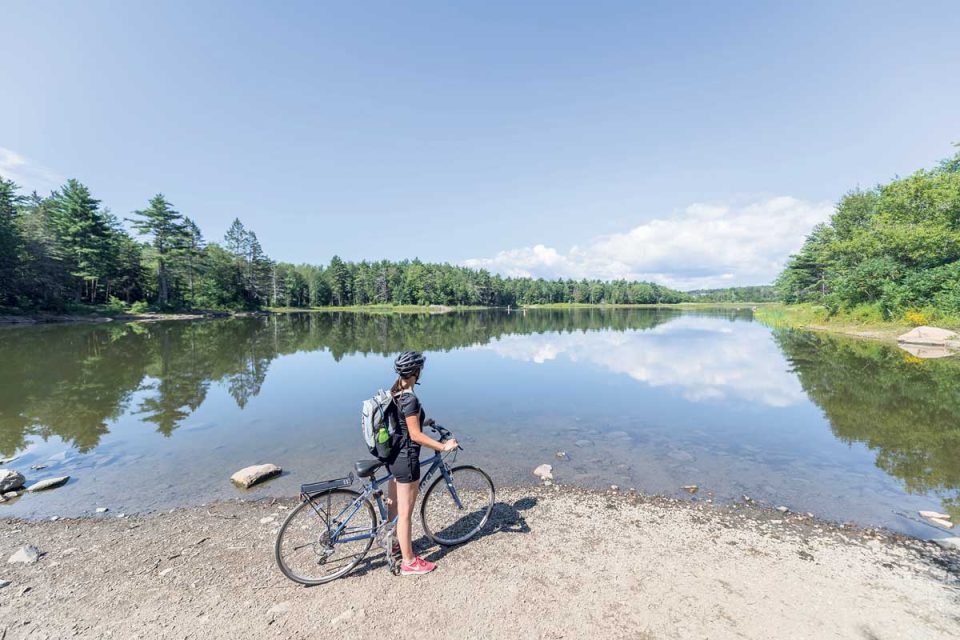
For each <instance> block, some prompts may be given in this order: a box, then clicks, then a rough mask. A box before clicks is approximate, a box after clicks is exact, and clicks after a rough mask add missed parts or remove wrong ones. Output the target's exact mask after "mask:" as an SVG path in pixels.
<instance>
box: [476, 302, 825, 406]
mask: <svg viewBox="0 0 960 640" xmlns="http://www.w3.org/2000/svg"><path fill="white" fill-rule="evenodd" d="M474 348H475V349H477V350H488V351H493V352H494V353H496V354H497V355H499V356H501V357H504V358H510V359H512V360H519V361H522V362H531V363H535V364H538V365H544V364H546V363H549V362H551V361H554V360H558V359H560V358H561V357H565V358H568V359H569V360H571V361H573V362H581V363H589V364H591V365H594V366H597V367H600V368H602V369H605V370H607V371H610V372H612V373H618V374H624V375H627V376H630V377H631V378H633V379H634V380H636V381H637V382H641V383H643V384H646V385H648V386H650V387H663V388H668V389H676V390H677V391H678V392H679V393H680V395H682V396H683V397H684V398H685V399H687V400H689V401H691V402H710V401H716V400H726V399H740V400H747V401H749V402H753V403H758V404H763V405H766V406H770V407H788V406H791V405H794V404H797V403H799V402H802V401H803V400H804V399H805V398H806V395H805V394H804V392H803V388H802V387H801V386H800V382H799V380H797V377H796V375H794V374H793V373H791V372H790V367H789V366H788V364H787V361H786V359H785V358H784V356H783V353H782V352H781V351H780V349H778V348H777V345H776V344H775V343H774V342H773V340H772V339H771V338H770V333H769V331H767V329H766V328H764V327H762V326H760V325H755V324H747V323H737V325H736V331H734V330H733V329H731V327H730V323H729V322H728V321H726V320H717V319H715V318H703V317H697V316H687V315H685V316H681V317H679V318H677V319H674V320H670V321H669V322H666V323H664V324H662V325H659V326H657V327H656V328H654V329H652V330H644V331H590V332H586V333H579V332H577V333H543V334H528V335H520V334H515V335H508V336H503V337H502V338H500V339H499V340H497V341H494V342H491V343H489V344H485V345H481V346H477V347H474Z"/></svg>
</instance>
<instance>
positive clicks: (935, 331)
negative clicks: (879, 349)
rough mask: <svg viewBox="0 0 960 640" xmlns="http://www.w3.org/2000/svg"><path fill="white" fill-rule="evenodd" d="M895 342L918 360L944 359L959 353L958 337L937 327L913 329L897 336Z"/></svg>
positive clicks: (959, 342)
mask: <svg viewBox="0 0 960 640" xmlns="http://www.w3.org/2000/svg"><path fill="white" fill-rule="evenodd" d="M897 342H898V343H899V345H900V348H901V349H903V350H904V351H907V352H908V353H910V354H911V355H914V356H916V357H918V358H944V357H946V356H950V355H953V354H954V353H957V352H960V336H958V335H957V333H956V332H955V331H950V330H948V329H940V328H938V327H926V326H924V327H915V328H913V329H911V330H910V331H908V332H906V333H904V334H903V335H901V336H899V337H898V338H897Z"/></svg>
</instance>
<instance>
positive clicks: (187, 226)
mask: <svg viewBox="0 0 960 640" xmlns="http://www.w3.org/2000/svg"><path fill="white" fill-rule="evenodd" d="M183 226H184V231H185V244H184V249H183V252H184V258H185V260H186V269H187V288H188V291H189V292H190V306H191V307H194V306H195V305H196V286H197V280H199V277H200V273H201V270H202V269H203V262H204V254H205V252H204V249H206V243H205V242H204V240H203V234H202V233H201V232H200V227H198V226H197V223H195V222H194V221H193V220H191V219H190V218H187V217H186V216H184V219H183Z"/></svg>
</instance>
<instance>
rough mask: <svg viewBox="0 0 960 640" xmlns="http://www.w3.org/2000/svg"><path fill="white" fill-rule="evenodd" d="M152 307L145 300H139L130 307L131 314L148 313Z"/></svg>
mask: <svg viewBox="0 0 960 640" xmlns="http://www.w3.org/2000/svg"><path fill="white" fill-rule="evenodd" d="M149 309H150V305H148V304H147V303H146V302H144V301H143V300H137V301H136V302H134V303H133V304H132V305H130V313H146V312H147V311H149Z"/></svg>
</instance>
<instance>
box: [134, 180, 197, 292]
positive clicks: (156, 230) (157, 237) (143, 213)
mask: <svg viewBox="0 0 960 640" xmlns="http://www.w3.org/2000/svg"><path fill="white" fill-rule="evenodd" d="M133 213H134V215H136V216H139V217H140V218H141V219H140V220H134V219H131V220H130V222H131V223H132V224H133V228H134V229H136V230H137V231H139V232H140V234H141V235H152V236H153V247H154V249H156V250H157V303H158V304H160V306H162V307H165V306H167V305H169V304H170V280H171V277H170V270H171V262H174V261H175V260H176V258H177V254H178V252H180V251H182V250H183V249H184V247H185V245H186V243H187V228H186V226H185V224H184V220H183V216H182V215H180V212H179V211H175V210H174V208H173V205H171V204H170V203H169V202H167V200H166V198H164V197H163V194H161V193H158V194H157V195H155V196H154V197H153V198H151V199H150V203H149V205H148V206H147V208H146V209H140V210H139V211H134V212H133Z"/></svg>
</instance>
